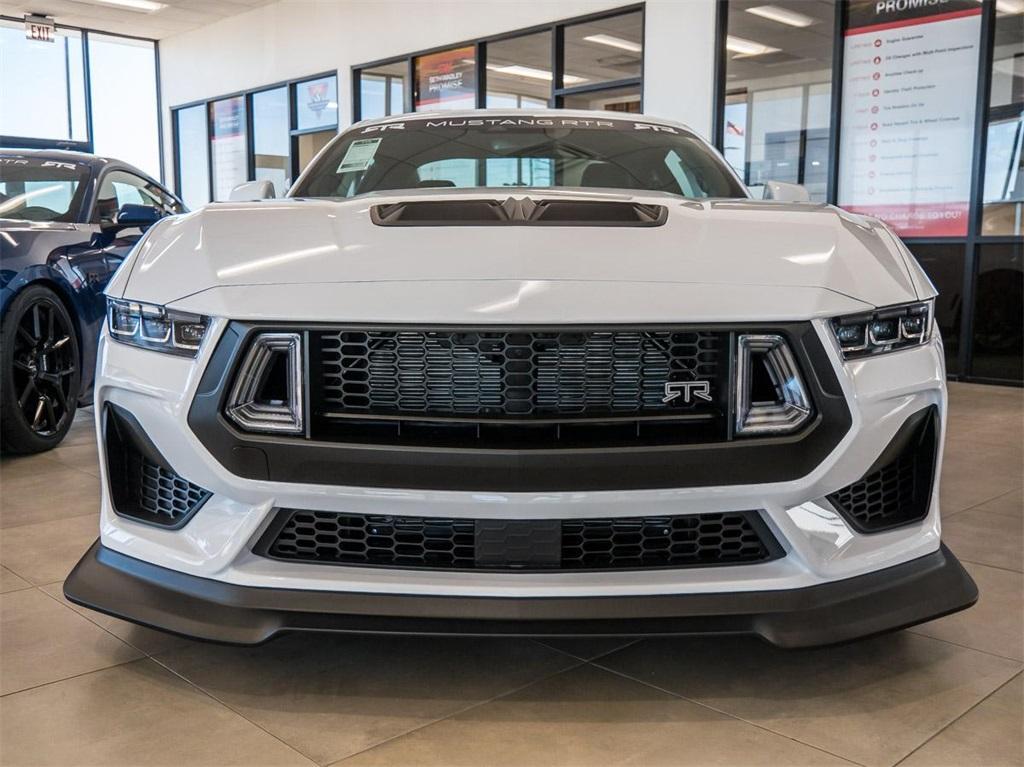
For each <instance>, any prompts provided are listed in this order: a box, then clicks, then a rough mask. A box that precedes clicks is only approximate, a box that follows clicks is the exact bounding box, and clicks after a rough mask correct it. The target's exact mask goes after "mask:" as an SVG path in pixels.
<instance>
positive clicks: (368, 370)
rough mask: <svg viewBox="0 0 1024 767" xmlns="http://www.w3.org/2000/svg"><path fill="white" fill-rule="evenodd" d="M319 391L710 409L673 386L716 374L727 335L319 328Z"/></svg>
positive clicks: (332, 403) (432, 405)
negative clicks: (670, 396)
mask: <svg viewBox="0 0 1024 767" xmlns="http://www.w3.org/2000/svg"><path fill="white" fill-rule="evenodd" d="M314 336H315V339H314V346H315V347H317V351H318V355H319V370H318V371H313V379H314V381H317V380H318V381H319V383H318V387H319V392H318V394H319V396H320V397H321V400H322V402H323V404H324V406H325V407H327V408H329V409H332V410H334V411H337V412H343V413H349V414H353V413H355V414H360V413H362V414H379V415H415V416H431V415H433V416H444V417H468V418H473V417H488V418H501V417H556V418H562V417H573V416H576V417H579V416H595V415H597V416H600V415H629V414H637V413H653V414H672V413H682V412H689V411H699V410H701V409H703V410H705V411H708V410H710V409H711V407H710V406H709V405H708V403H707V402H705V401H702V400H697V399H693V400H692V401H690V402H687V401H685V399H684V398H682V397H679V398H676V399H674V400H673V401H671V402H669V403H666V402H664V401H663V400H664V399H665V384H666V383H669V382H676V381H709V382H711V383H712V391H715V390H717V387H716V386H714V383H715V382H716V381H717V379H718V378H719V365H720V358H723V357H724V356H725V355H724V353H723V352H724V346H725V343H724V342H723V340H722V339H723V337H724V334H722V333H714V332H704V331H686V330H658V331H654V330H596V331H551V332H542V331H528V332H523V331H501V330H495V331H483V330H481V331H433V330H430V331H426V330H341V331H336V332H335V331H332V332H322V333H318V334H314Z"/></svg>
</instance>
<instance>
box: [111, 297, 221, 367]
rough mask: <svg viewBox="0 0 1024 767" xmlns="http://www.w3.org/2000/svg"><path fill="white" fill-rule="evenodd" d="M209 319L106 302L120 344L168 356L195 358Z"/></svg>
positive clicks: (113, 333) (138, 304) (141, 305)
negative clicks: (163, 353) (176, 355)
mask: <svg viewBox="0 0 1024 767" xmlns="http://www.w3.org/2000/svg"><path fill="white" fill-rule="evenodd" d="M209 323H210V319H209V317H203V316H202V315H199V314H189V313H188V312H179V311H177V310H176V309H167V308H165V307H163V306H158V305H156V304H144V303H142V302H141V301H126V300H123V299H120V298H108V299H107V329H108V330H109V331H110V337H111V338H113V339H115V340H117V341H120V342H121V343H125V344H131V345H132V346H140V347H142V348H144V349H152V350H153V351H157V352H165V353H167V354H178V355H181V356H183V357H195V356H196V354H198V353H199V346H200V344H202V342H203V337H204V336H205V335H206V328H207V327H208V326H209Z"/></svg>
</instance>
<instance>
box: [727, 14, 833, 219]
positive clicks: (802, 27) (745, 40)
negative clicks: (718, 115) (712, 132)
mask: <svg viewBox="0 0 1024 767" xmlns="http://www.w3.org/2000/svg"><path fill="white" fill-rule="evenodd" d="M835 16H836V6H835V4H834V3H832V2H818V1H815V2H796V3H794V2H789V3H786V4H784V6H783V5H766V4H765V3H764V2H763V0H739V1H737V0H733V1H732V2H730V3H729V4H728V19H727V21H726V23H727V25H728V31H727V36H726V39H725V107H724V131H723V140H722V142H721V146H722V149H723V152H724V154H725V158H726V160H728V161H729V163H730V164H731V165H732V166H733V168H735V170H736V172H737V173H739V174H740V176H741V177H742V178H743V180H744V182H745V183H746V184H748V185H749V186H754V187H757V186H760V185H762V184H764V182H765V181H788V182H790V183H793V184H803V185H804V186H805V187H807V190H808V191H809V192H810V194H811V199H812V200H818V201H824V200H825V199H826V197H827V194H828V188H827V187H828V167H829V151H830V146H831V137H830V136H831V134H830V121H831V111H832V106H831V104H832V58H833V39H834V36H835V23H836V20H835Z"/></svg>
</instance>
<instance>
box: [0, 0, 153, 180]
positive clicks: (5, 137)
mask: <svg viewBox="0 0 1024 767" xmlns="http://www.w3.org/2000/svg"><path fill="white" fill-rule="evenodd" d="M156 59H157V51H156V43H155V42H154V41H152V40H144V39H138V38H131V37H123V36H119V35H110V34H101V33H99V32H92V31H89V30H82V29H75V28H69V27H63V26H58V27H56V30H55V33H54V36H53V41H52V42H47V41H44V40H38V39H31V40H30V39H27V38H26V35H25V25H24V22H22V21H21V20H17V21H15V20H13V19H2V20H0V104H2V108H0V146H4V147H26V148H42V149H45V148H64V149H76V150H79V151H83V152H95V153H96V154H100V155H106V156H110V157H114V158H116V159H118V160H123V161H125V162H128V163H131V164H132V165H135V166H137V167H138V168H139V169H141V170H143V171H145V172H146V173H149V174H150V175H152V176H153V177H154V178H160V177H161V175H162V158H161V153H160V130H159V104H158V102H159V96H158V93H157V65H156ZM15 62H17V64H15ZM126 93H130V94H131V102H130V108H126V100H125V94H126Z"/></svg>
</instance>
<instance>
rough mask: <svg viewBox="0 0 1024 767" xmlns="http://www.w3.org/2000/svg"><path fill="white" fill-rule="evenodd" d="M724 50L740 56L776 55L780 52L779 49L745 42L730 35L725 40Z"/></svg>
mask: <svg viewBox="0 0 1024 767" xmlns="http://www.w3.org/2000/svg"><path fill="white" fill-rule="evenodd" d="M725 48H726V50H728V51H732V52H733V53H736V54H739V55H740V56H760V55H761V54H764V53H777V52H778V51H779V50H781V49H779V48H772V47H771V46H770V45H765V44H764V43H758V42H755V41H753V40H746V39H744V38H742V37H733V36H732V35H728V36H727V37H726V38H725Z"/></svg>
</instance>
